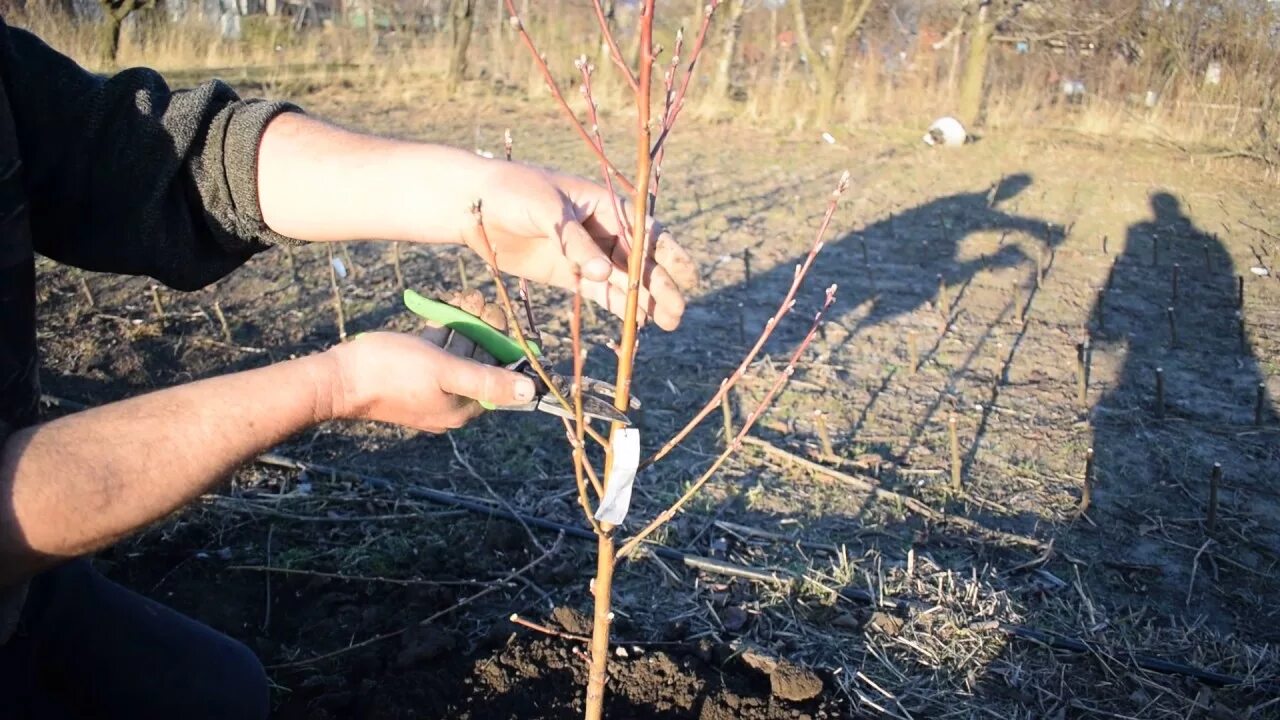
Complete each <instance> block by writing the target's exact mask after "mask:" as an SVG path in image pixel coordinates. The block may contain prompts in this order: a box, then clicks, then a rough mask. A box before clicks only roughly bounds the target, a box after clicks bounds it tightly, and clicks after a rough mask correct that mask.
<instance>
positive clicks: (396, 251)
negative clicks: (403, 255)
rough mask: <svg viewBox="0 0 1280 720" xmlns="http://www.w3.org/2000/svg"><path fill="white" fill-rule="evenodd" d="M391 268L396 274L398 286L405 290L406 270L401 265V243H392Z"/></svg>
mask: <svg viewBox="0 0 1280 720" xmlns="http://www.w3.org/2000/svg"><path fill="white" fill-rule="evenodd" d="M391 268H392V270H394V271H395V274H396V287H397V288H398V289H399V290H401V291H404V288H405V285H404V270H403V269H402V268H401V267H400V243H398V242H393V243H391Z"/></svg>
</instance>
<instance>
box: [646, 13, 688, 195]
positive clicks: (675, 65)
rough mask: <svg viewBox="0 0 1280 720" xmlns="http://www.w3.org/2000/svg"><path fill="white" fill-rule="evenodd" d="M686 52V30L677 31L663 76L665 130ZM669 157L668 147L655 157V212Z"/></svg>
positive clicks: (662, 148)
mask: <svg viewBox="0 0 1280 720" xmlns="http://www.w3.org/2000/svg"><path fill="white" fill-rule="evenodd" d="M683 50H684V28H680V29H679V30H676V46H675V48H674V49H673V50H672V52H671V65H670V66H668V67H667V72H666V73H664V74H663V76H662V89H663V92H662V122H663V127H664V129H665V126H666V121H667V118H669V117H671V104H672V103H673V102H675V87H676V71H677V70H679V69H680V53H681V51H683ZM666 155H667V149H666V147H660V148H658V151H657V152H656V153H654V155H653V192H652V193H651V197H652V198H653V205H654V208H653V209H654V211H656V210H657V205H658V191H659V189H660V188H661V186H662V160H663V158H665V157H666Z"/></svg>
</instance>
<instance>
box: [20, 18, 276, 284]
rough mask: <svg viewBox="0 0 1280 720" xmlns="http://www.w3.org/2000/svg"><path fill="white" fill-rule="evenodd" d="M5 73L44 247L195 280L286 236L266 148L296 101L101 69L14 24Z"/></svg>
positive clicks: (36, 231) (56, 254) (173, 280)
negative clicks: (264, 200)
mask: <svg viewBox="0 0 1280 720" xmlns="http://www.w3.org/2000/svg"><path fill="white" fill-rule="evenodd" d="M0 73H2V77H3V81H4V83H5V86H6V88H7V90H8V95H9V102H10V105H11V107H12V111H13V117H14V122H15V126H16V128H17V134H18V142H19V145H20V148H21V154H22V160H23V174H24V179H23V183H24V185H25V189H26V194H27V197H28V200H29V203H30V210H31V231H32V236H33V239H34V242H35V249H36V251H37V252H39V253H41V254H43V255H46V256H48V257H50V258H53V259H54V260H57V261H59V262H64V263H67V264H70V265H75V266H78V267H82V268H85V269H88V270H97V271H103V272H114V273H126V274H133V275H149V276H151V277H153V278H155V279H157V280H159V281H161V282H163V283H165V284H167V285H170V286H172V287H175V288H179V289H195V288H199V287H202V286H204V285H207V284H208V283H211V282H213V281H215V280H217V279H219V278H221V277H222V276H224V275H226V274H227V273H229V272H230V271H232V270H234V269H235V268H237V267H239V266H240V265H241V264H242V263H244V262H245V261H246V260H247V259H248V258H249V257H251V256H252V255H253V254H254V253H256V252H258V251H260V250H263V249H265V248H266V247H268V246H269V245H271V244H274V243H278V242H282V241H285V238H282V237H281V236H279V235H277V234H276V233H274V232H272V231H271V229H270V228H268V227H267V226H266V223H265V222H264V221H263V219H262V209H261V207H260V206H259V204H258V184H257V158H258V143H259V140H260V139H261V137H262V133H263V132H264V130H265V129H266V126H267V123H269V122H270V121H271V120H272V119H273V118H274V117H276V116H277V115H279V114H280V113H283V112H290V111H296V110H297V108H295V107H294V106H292V105H289V104H287V103H279V102H264V101H258V100H242V99H240V98H239V97H238V96H237V95H236V94H235V93H234V92H233V91H232V90H231V88H230V87H228V86H227V85H226V84H224V83H222V82H219V81H212V82H208V83H205V84H203V85H200V86H198V87H196V88H192V89H190V90H177V91H174V90H170V89H169V87H168V85H167V84H166V83H165V81H164V79H163V78H161V77H160V75H159V74H157V73H156V72H154V71H151V70H146V69H141V68H135V69H131V70H125V71H123V72H121V73H118V74H116V75H114V76H111V77H101V76H98V75H94V74H92V73H89V72H87V71H85V70H84V69H83V68H81V67H79V66H78V65H76V63H75V62H73V61H72V60H70V59H69V58H67V57H65V56H63V55H61V54H59V53H58V52H56V51H55V50H53V49H51V48H50V47H48V46H47V45H45V44H44V43H43V42H42V41H41V40H40V39H39V38H37V37H35V36H34V35H32V34H30V33H28V32H26V31H23V30H20V29H17V28H8V27H5V26H4V25H3V24H0Z"/></svg>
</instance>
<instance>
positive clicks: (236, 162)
mask: <svg viewBox="0 0 1280 720" xmlns="http://www.w3.org/2000/svg"><path fill="white" fill-rule="evenodd" d="M287 112H302V109H301V108H299V107H298V106H296V105H294V104H292V103H287V102H268V101H264V100H247V101H243V102H241V103H238V104H237V105H236V107H235V109H234V110H233V111H232V114H231V117H230V118H229V119H228V120H227V126H226V133H225V134H224V135H223V153H222V166H223V172H224V173H225V176H226V179H227V188H228V190H229V192H230V193H231V204H232V206H233V208H234V210H235V217H236V219H237V225H238V226H239V227H238V228H237V230H238V234H239V235H240V237H242V238H245V239H252V240H256V241H258V242H262V243H266V244H270V245H279V244H291V245H297V244H300V243H301V242H302V241H301V240H297V239H294V238H290V237H286V236H284V235H281V234H280V233H277V232H276V231H274V230H272V229H271V228H269V227H267V223H266V221H265V220H264V219H263V217H262V205H261V203H260V202H259V201H258V146H259V144H261V142H262V135H263V133H264V132H266V129H267V124H268V123H270V122H271V121H272V120H274V119H275V118H276V117H277V116H279V115H281V114H283V113H287Z"/></svg>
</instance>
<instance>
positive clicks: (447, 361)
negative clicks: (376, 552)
mask: <svg viewBox="0 0 1280 720" xmlns="http://www.w3.org/2000/svg"><path fill="white" fill-rule="evenodd" d="M521 381H523V382H524V383H527V382H528V381H527V379H524V378H521V377H520V376H517V375H515V374H514V373H510V372H508V371H506V370H503V369H501V368H496V367H492V366H488V365H482V364H480V363H478V362H475V361H473V360H469V359H464V358H460V357H457V356H454V355H450V354H449V353H447V352H445V351H444V350H442V349H440V348H439V347H437V346H435V345H432V344H430V343H427V342H426V341H424V340H421V339H419V338H416V337H412V336H409V335H399V334H395V333H373V334H370V335H365V336H362V337H360V338H359V339H357V340H356V341H354V342H351V343H347V344H345V345H342V346H340V347H338V348H335V349H333V350H330V351H328V352H325V353H321V354H318V355H312V356H310V357H305V358H301V359H297V360H291V361H288V362H284V363H279V364H277V365H271V366H268V367H264V368H259V369H256V370H248V371H245V372H240V373H235V374H232V375H226V376H223V377H216V378H211V379H208V380H201V381H199V382H194V383H191V384H188V385H182V386H179V387H174V388H169V389H166V390H160V391H157V392H153V393H150V394H148V395H143V396H140V397H137V398H133V399H129V400H124V401H121V402H117V403H112V404H110V405H104V406H102V407H99V408H94V409H92V410H86V411H84V412H81V413H76V414H74V415H70V416H67V417H64V418H61V419H58V420H54V421H52V422H48V423H45V424H43V425H37V426H35V427H32V428H28V429H26V430H22V431H19V432H17V433H14V434H13V435H12V436H10V437H9V439H8V441H7V442H6V443H5V444H4V445H3V448H0V587H5V586H7V585H11V584H14V583H17V582H21V581H22V580H24V579H25V578H27V577H29V576H31V575H32V574H34V573H35V572H36V571H38V570H40V569H41V568H42V567H44V566H47V565H49V564H52V563H54V562H57V561H58V560H61V559H65V558H69V557H74V556H77V555H83V554H85V553H89V552H92V551H94V550H97V549H100V548H102V547H105V546H106V545H109V544H111V543H112V542H114V541H116V540H118V539H120V538H121V537H123V536H125V535H128V534H130V533H132V532H135V531H136V530H138V529H139V528H141V527H145V526H146V525H147V524H149V523H151V522H154V521H156V520H158V519H160V518H162V517H164V516H165V515H167V514H169V513H171V512H173V511H174V510H176V509H178V508H179V507H181V506H183V505H184V504H186V503H187V502H189V501H191V500H192V499H193V498H195V497H196V496H198V495H199V494H201V493H203V492H205V491H206V490H208V489H209V488H210V487H211V486H212V485H213V484H214V483H216V482H218V481H219V480H220V479H222V478H225V477H226V476H227V475H228V474H230V473H231V471H232V470H234V469H235V468H236V467H237V466H239V465H240V464H242V463H244V462H245V461H247V460H249V459H250V458H252V457H253V456H254V455H256V454H258V453H261V452H263V451H264V450H266V449H267V448H270V447H272V446H274V445H276V444H278V443H280V442H282V441H283V440H285V439H286V438H288V437H289V436H290V435H292V434H294V433H296V432H298V431H299V430H302V429H303V428H305V427H307V426H310V425H313V424H315V423H318V422H321V421H324V420H328V419H333V418H360V419H371V420H385V421H389V422H397V423H400V424H404V425H409V426H412V427H417V428H420V429H423V430H429V431H435V432H440V431H444V430H447V429H450V428H453V427H459V426H461V425H462V424H463V423H465V422H466V421H467V420H469V419H470V418H471V417H473V416H475V415H476V414H478V413H479V412H480V409H479V406H478V405H477V404H476V403H475V402H474V400H472V398H475V399H484V400H489V401H492V402H494V403H496V404H500V405H502V404H516V403H519V402H523V400H524V399H528V398H529V397H532V393H533V388H532V385H527V386H526V387H524V388H520V387H518V386H517V383H518V382H521ZM522 391H523V393H526V394H524V395H522Z"/></svg>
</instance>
